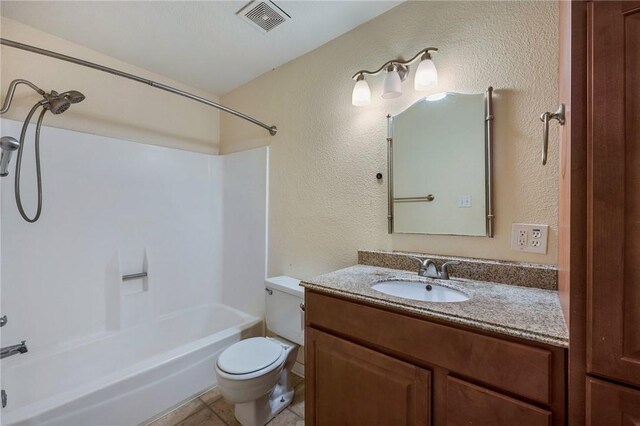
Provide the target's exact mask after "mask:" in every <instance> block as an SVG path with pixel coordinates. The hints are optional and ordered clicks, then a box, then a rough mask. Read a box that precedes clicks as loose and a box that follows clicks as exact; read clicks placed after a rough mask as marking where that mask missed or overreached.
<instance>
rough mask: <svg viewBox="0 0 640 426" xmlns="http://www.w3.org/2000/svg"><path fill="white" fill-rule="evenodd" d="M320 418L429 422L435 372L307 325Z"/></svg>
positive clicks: (316, 413) (349, 421) (332, 422)
mask: <svg viewBox="0 0 640 426" xmlns="http://www.w3.org/2000/svg"><path fill="white" fill-rule="evenodd" d="M306 343H307V348H313V349H311V350H310V351H309V353H310V357H309V359H308V362H311V363H312V364H311V365H314V366H315V370H316V371H321V372H322V374H321V375H318V376H316V377H315V381H314V389H315V398H314V401H313V402H312V403H311V404H312V405H313V407H314V408H313V411H314V419H315V423H316V424H319V425H320V424H322V425H346V424H363V425H364V424H366V425H375V424H387V425H424V426H426V425H429V424H430V422H429V419H430V418H431V415H430V412H429V406H430V404H429V402H430V400H431V395H430V387H431V373H430V372H429V371H428V370H426V369H423V368H420V367H417V366H415V365H412V364H410V363H407V362H403V361H400V360H398V359H396V358H393V357H390V356H387V355H385V354H383V353H380V352H377V351H373V350H371V349H367V348H366V347H364V346H360V345H356V344H353V343H350V342H348V341H346V340H343V339H340V338H338V337H335V336H332V335H330V334H327V333H323V332H321V331H317V330H314V329H309V330H308V331H307V340H306Z"/></svg>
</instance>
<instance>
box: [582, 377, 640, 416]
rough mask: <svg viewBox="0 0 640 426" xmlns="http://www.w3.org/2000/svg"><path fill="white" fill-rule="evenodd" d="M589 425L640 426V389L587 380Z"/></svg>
mask: <svg viewBox="0 0 640 426" xmlns="http://www.w3.org/2000/svg"><path fill="white" fill-rule="evenodd" d="M587 399H588V401H589V404H588V406H589V409H588V413H587V424H588V425H589V426H601V425H602V426H640V391H637V390H634V389H631V388H627V387H625V386H618V385H614V384H611V383H607V382H604V381H602V380H597V379H591V378H590V379H588V380H587Z"/></svg>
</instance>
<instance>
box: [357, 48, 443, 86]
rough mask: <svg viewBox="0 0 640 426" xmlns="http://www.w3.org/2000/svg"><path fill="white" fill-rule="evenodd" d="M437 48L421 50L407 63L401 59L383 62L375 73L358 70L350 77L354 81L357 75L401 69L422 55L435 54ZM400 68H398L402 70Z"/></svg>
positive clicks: (375, 73)
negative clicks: (392, 66)
mask: <svg viewBox="0 0 640 426" xmlns="http://www.w3.org/2000/svg"><path fill="white" fill-rule="evenodd" d="M437 51H438V48H437V47H427V48H426V49H422V50H421V51H419V52H418V53H416V54H415V56H414V57H413V58H411V59H409V60H408V61H403V60H402V59H392V60H390V61H387V62H385V63H384V64H383V65H382V66H381V67H380V68H378V69H377V70H375V71H368V70H360V71H358V72H357V73H355V74H354V75H353V77H351V78H352V79H353V80H356V79H357V78H358V76H359V75H363V76H364V75H377V74H380V73H381V72H382V71H384V70H385V69H387V67H389V66H390V65H400V66H402V67H405V66H406V65H409V64H410V63H412V62H414V61H415V60H416V59H418V58H419V57H421V56H422V55H423V54H425V53H426V54H429V52H437ZM402 67H398V68H400V69H401V68H402Z"/></svg>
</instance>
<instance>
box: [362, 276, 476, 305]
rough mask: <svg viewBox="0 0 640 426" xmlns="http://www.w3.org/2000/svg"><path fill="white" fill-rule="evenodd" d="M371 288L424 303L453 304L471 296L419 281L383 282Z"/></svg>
mask: <svg viewBox="0 0 640 426" xmlns="http://www.w3.org/2000/svg"><path fill="white" fill-rule="evenodd" d="M371 288H372V289H374V290H375V291H379V292H381V293H384V294H388V295H390V296H396V297H402V298H404V299H412V300H421V301H423V302H445V303H451V302H464V301H465V300H469V296H467V295H466V294H464V293H463V292H461V291H458V290H454V289H452V288H448V287H444V286H441V285H437V284H429V283H423V282H417V281H397V280H393V281H383V282H380V283H378V284H374V285H373V286H372V287H371Z"/></svg>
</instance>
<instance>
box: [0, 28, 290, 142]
mask: <svg viewBox="0 0 640 426" xmlns="http://www.w3.org/2000/svg"><path fill="white" fill-rule="evenodd" d="M0 44H2V45H5V46H9V47H13V48H16V49H22V50H26V51H27V52H32V53H37V54H39V55H44V56H49V57H51V58H55V59H60V60H62V61H67V62H71V63H73V64H76V65H82V66H84V67H88V68H93V69H95V70H98V71H102V72H106V73H108V74H113V75H116V76H118V77H124V78H128V79H129V80H133V81H137V82H138V83H143V84H146V85H148V86H151V87H155V88H156V89H160V90H164V91H166V92H170V93H173V94H175V95H179V96H184V97H185V98H188V99H191V100H193V101H196V102H200V103H203V104H205V105H209V106H211V107H214V108H217V109H219V110H221V111H224V112H228V113H229V114H233V115H235V116H236V117H240V118H242V119H244V120H247V121H249V122H251V123H253V124H255V125H257V126H260V127H262V128H264V129H266V130H268V131H269V134H270V135H271V136H275V134H276V133H277V132H278V128H277V127H276V126H269V125H268V124H265V123H263V122H261V121H258V120H256V119H255V118H253V117H250V116H248V115H246V114H243V113H241V112H239V111H236V110H234V109H232V108H229V107H226V106H224V105H221V104H219V103H217V102H213V101H210V100H208V99H205V98H203V97H201V96H197V95H194V94H192V93H189V92H185V91H184V90H180V89H176V88H175V87H171V86H167V85H166V84H162V83H158V82H156V81H152V80H148V79H146V78H142V77H139V76H137V75H134V74H129V73H126V72H124V71H119V70H116V69H114V68H109V67H105V66H104V65H100V64H96V63H94V62H89V61H85V60H82V59H78V58H75V57H73V56H68V55H63V54H61V53H57V52H53V51H51V50H46V49H41V48H39V47H35V46H31V45H29V44H24V43H20V42H17V41H12V40H7V39H6V38H0ZM25 84H26V83H25ZM14 90H15V88H14ZM34 90H35V89H34ZM38 90H39V89H38ZM38 93H40V92H38ZM43 93H44V92H43ZM11 96H13V94H11ZM6 103H7V102H6V100H5V104H6ZM7 109H8V104H7ZM4 112H5V111H4V107H3V109H2V113H4Z"/></svg>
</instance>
